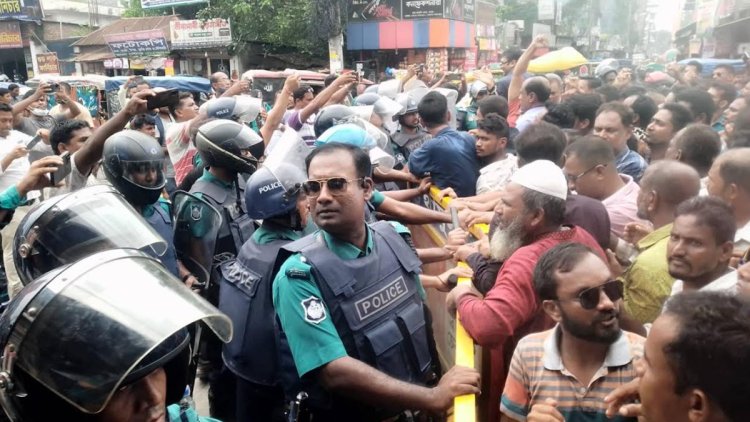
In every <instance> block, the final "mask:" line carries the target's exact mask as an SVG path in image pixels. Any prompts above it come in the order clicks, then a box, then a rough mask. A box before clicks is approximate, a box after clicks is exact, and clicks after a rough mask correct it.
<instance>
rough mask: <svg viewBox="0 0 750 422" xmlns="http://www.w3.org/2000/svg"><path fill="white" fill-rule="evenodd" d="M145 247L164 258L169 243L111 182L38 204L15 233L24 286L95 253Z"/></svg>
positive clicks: (16, 259)
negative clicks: (108, 184)
mask: <svg viewBox="0 0 750 422" xmlns="http://www.w3.org/2000/svg"><path fill="white" fill-rule="evenodd" d="M117 248H133V249H140V250H142V251H144V252H146V253H148V254H149V255H151V256H154V257H160V256H162V255H164V253H165V252H166V250H167V243H166V242H165V240H164V239H163V238H162V237H161V236H159V234H158V233H157V232H156V231H154V229H153V228H152V227H151V225H149V224H148V222H146V220H144V219H143V217H141V216H140V215H139V214H138V212H137V211H136V210H134V209H133V207H132V206H131V205H130V204H129V203H128V202H127V201H126V200H125V198H124V197H123V196H122V194H121V193H119V192H117V191H116V190H115V189H114V188H113V187H111V186H105V185H98V186H91V187H88V188H84V189H81V190H77V191H75V192H71V193H68V194H66V195H60V196H55V197H52V198H50V199H48V200H46V201H43V202H41V203H38V204H36V205H34V206H33V207H32V208H31V209H30V210H29V212H28V213H27V214H26V216H25V217H24V218H23V219H22V220H21V222H20V223H19V225H18V230H16V234H15V236H14V238H13V261H14V262H15V265H16V271H18V277H19V278H20V280H21V283H23V284H24V285H26V284H29V283H31V281H32V280H34V279H35V278H37V277H39V276H40V275H42V274H44V273H46V272H48V271H51V270H53V269H55V268H58V267H60V266H63V265H66V264H70V263H73V262H76V261H78V260H79V259H81V258H84V257H86V256H89V255H91V254H93V253H95V252H99V251H103V250H108V249H117Z"/></svg>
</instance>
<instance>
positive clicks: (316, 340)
mask: <svg viewBox="0 0 750 422" xmlns="http://www.w3.org/2000/svg"><path fill="white" fill-rule="evenodd" d="M306 165H307V173H308V175H307V177H308V180H307V181H306V182H305V183H303V184H302V189H303V191H304V193H305V194H306V195H307V198H308V206H309V208H310V213H311V214H312V216H313V219H314V221H315V224H316V225H317V226H318V227H319V228H320V230H319V231H317V232H315V233H313V234H311V235H309V236H306V237H304V238H302V239H300V240H298V241H296V242H293V243H291V244H289V245H287V246H285V247H284V248H283V249H282V251H281V253H280V256H279V260H278V261H277V262H283V264H282V265H281V267H280V269H279V272H278V274H277V275H276V277H275V279H274V284H273V303H274V307H275V309H276V314H277V316H278V321H279V322H280V328H281V329H282V330H283V334H284V335H283V336H282V342H281V345H280V349H281V350H280V356H281V358H280V359H281V362H282V364H281V368H282V369H281V371H282V374H281V380H282V381H281V383H282V385H283V387H284V390H285V393H286V395H287V398H288V399H293V398H294V397H295V396H297V394H298V393H299V392H300V391H305V392H306V393H307V394H308V395H309V399H307V400H306V401H305V402H304V403H303V406H304V407H305V410H304V412H303V414H308V415H311V416H312V418H313V419H314V420H325V421H349V420H357V421H382V420H386V419H389V418H393V420H395V417H397V416H399V412H402V411H404V410H421V411H429V412H442V411H445V410H446V409H448V408H449V407H450V406H451V405H452V401H453V397H455V396H457V395H461V394H475V393H477V392H479V389H478V383H479V374H478V373H477V372H476V371H475V370H474V369H470V368H465V367H454V368H453V369H451V370H450V371H448V372H447V373H446V374H445V375H444V376H443V377H442V379H441V380H440V382H439V383H436V380H437V376H436V375H437V374H436V372H437V371H436V365H435V363H436V362H437V361H436V360H435V359H436V357H435V354H434V353H433V352H432V351H433V350H434V348H433V339H432V333H431V323H430V320H429V317H428V315H429V314H428V313H427V312H426V307H425V305H424V292H423V290H422V289H421V287H420V283H419V276H418V272H419V267H420V264H421V263H420V261H419V259H418V258H417V256H416V254H415V252H414V250H413V249H412V247H411V246H410V245H409V244H408V243H407V242H406V241H405V240H406V239H405V236H406V234H407V233H406V229H405V228H403V226H400V227H396V226H395V225H392V224H391V223H388V222H379V223H375V224H372V225H367V224H365V214H364V211H365V201H366V200H368V199H369V198H370V197H371V196H372V190H373V188H372V186H373V182H372V179H371V178H370V174H371V164H370V160H369V158H368V156H367V154H366V153H365V152H364V151H363V150H362V149H361V148H358V147H355V146H352V145H347V144H341V143H328V144H325V145H322V146H319V147H318V148H316V149H315V150H314V151H313V152H312V153H311V154H310V155H309V156H308V157H307V159H306ZM287 257H288V258H287ZM435 384H437V385H435ZM424 386H431V387H432V388H429V387H424ZM301 420H306V419H301Z"/></svg>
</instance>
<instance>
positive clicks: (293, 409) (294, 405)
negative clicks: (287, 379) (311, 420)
mask: <svg viewBox="0 0 750 422" xmlns="http://www.w3.org/2000/svg"><path fill="white" fill-rule="evenodd" d="M305 399H307V393H305V392H304V391H300V392H299V393H298V394H297V398H295V399H294V400H292V401H291V402H290V403H289V413H288V414H287V418H286V420H287V422H297V420H298V418H299V411H300V408H301V407H302V402H303V401H304V400H305Z"/></svg>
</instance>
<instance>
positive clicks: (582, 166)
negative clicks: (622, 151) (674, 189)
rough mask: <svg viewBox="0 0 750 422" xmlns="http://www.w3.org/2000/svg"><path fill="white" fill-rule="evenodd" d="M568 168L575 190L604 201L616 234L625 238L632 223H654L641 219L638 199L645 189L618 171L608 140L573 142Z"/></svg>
mask: <svg viewBox="0 0 750 422" xmlns="http://www.w3.org/2000/svg"><path fill="white" fill-rule="evenodd" d="M564 171H565V177H566V178H567V179H568V187H569V188H570V190H571V191H575V192H576V193H578V194H579V195H585V196H588V197H589V198H594V199H598V200H599V201H602V204H604V207H605V208H607V213H608V214H609V221H610V227H611V230H612V233H613V234H614V235H615V236H617V237H619V238H622V237H623V236H624V233H625V225H627V224H628V223H633V222H637V223H641V224H644V225H646V226H650V224H649V222H648V221H645V220H642V219H640V218H638V205H637V204H636V202H637V198H638V192H639V191H640V190H641V189H640V188H639V187H638V184H636V183H635V181H633V178H632V177H630V176H628V175H626V174H618V170H617V167H616V165H615V152H614V149H613V148H612V146H611V145H610V144H609V143H608V142H607V141H605V140H604V139H602V138H600V137H598V136H593V135H588V136H585V137H583V138H581V139H579V140H577V141H575V142H573V143H572V144H570V145H569V146H568V148H567V149H566V150H565V166H564Z"/></svg>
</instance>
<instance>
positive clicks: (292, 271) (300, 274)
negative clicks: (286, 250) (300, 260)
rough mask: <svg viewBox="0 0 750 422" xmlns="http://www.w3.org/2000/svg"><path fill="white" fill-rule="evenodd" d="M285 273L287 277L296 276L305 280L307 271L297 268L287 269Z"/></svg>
mask: <svg viewBox="0 0 750 422" xmlns="http://www.w3.org/2000/svg"><path fill="white" fill-rule="evenodd" d="M285 275H286V276H287V278H297V279H300V280H307V271H304V270H300V269H297V268H289V269H287V270H286V273H285Z"/></svg>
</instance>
